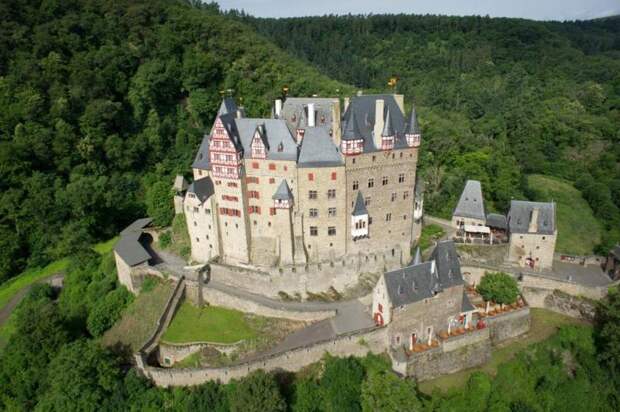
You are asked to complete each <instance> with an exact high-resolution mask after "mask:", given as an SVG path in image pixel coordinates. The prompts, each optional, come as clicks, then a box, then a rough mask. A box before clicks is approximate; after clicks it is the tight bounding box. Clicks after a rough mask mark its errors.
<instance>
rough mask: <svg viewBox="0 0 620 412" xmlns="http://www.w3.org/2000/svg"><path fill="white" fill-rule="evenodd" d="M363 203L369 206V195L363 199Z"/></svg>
mask: <svg viewBox="0 0 620 412" xmlns="http://www.w3.org/2000/svg"><path fill="white" fill-rule="evenodd" d="M364 205H365V206H370V196H368V197H367V198H365V199H364Z"/></svg>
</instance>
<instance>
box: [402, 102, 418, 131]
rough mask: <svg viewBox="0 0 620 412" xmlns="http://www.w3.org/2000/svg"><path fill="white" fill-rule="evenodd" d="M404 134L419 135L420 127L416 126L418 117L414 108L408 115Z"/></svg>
mask: <svg viewBox="0 0 620 412" xmlns="http://www.w3.org/2000/svg"><path fill="white" fill-rule="evenodd" d="M405 133H406V134H420V125H419V124H418V115H417V114H416V111H415V107H413V108H412V109H411V114H410V115H409V122H408V123H407V129H406V130H405Z"/></svg>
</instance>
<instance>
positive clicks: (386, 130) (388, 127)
mask: <svg viewBox="0 0 620 412" xmlns="http://www.w3.org/2000/svg"><path fill="white" fill-rule="evenodd" d="M381 136H386V137H387V136H394V128H393V127H392V117H391V116H390V108H389V107H388V109H387V113H386V115H385V122H383V132H381Z"/></svg>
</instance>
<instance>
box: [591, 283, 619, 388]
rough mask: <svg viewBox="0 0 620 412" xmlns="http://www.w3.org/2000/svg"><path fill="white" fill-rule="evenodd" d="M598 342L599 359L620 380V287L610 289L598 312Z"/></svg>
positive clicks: (617, 380)
mask: <svg viewBox="0 0 620 412" xmlns="http://www.w3.org/2000/svg"><path fill="white" fill-rule="evenodd" d="M596 343H597V345H598V348H599V359H600V360H601V362H602V364H603V365H605V366H606V367H607V368H609V370H610V371H611V373H612V375H613V377H614V379H615V381H616V382H620V288H619V287H617V286H616V287H613V288H610V289H609V293H608V294H607V297H606V298H605V299H604V300H602V301H601V302H600V303H599V305H598V308H597V314H596Z"/></svg>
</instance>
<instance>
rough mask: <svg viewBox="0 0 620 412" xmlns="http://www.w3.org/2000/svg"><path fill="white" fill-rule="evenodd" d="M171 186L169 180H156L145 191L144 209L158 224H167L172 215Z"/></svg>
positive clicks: (170, 221)
mask: <svg viewBox="0 0 620 412" xmlns="http://www.w3.org/2000/svg"><path fill="white" fill-rule="evenodd" d="M172 198H173V193H172V186H171V185H170V184H169V182H165V181H161V182H156V183H155V184H153V185H152V186H150V187H149V188H148V189H147V191H146V211H147V213H148V215H149V216H150V217H152V218H153V223H154V224H155V225H158V226H169V225H170V223H172V218H173V217H174V209H173V207H172Z"/></svg>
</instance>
